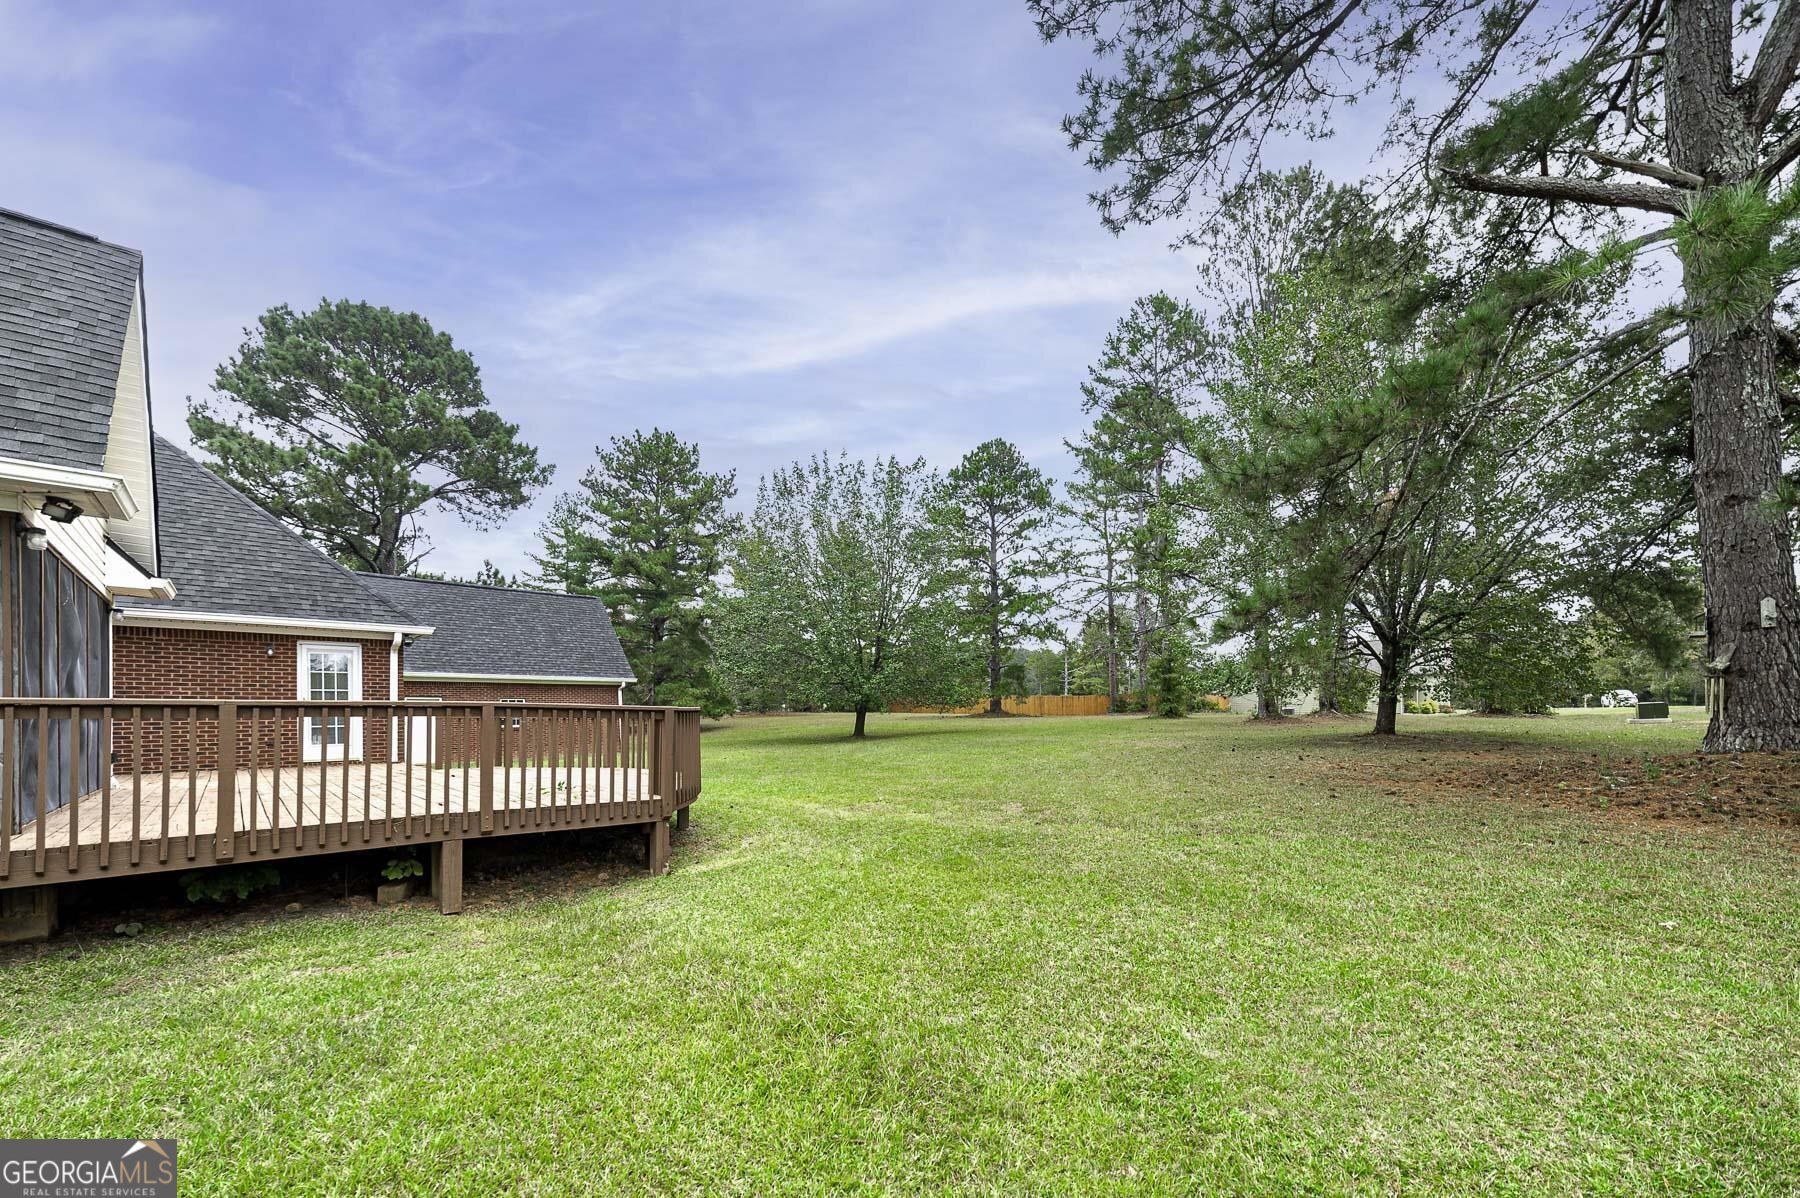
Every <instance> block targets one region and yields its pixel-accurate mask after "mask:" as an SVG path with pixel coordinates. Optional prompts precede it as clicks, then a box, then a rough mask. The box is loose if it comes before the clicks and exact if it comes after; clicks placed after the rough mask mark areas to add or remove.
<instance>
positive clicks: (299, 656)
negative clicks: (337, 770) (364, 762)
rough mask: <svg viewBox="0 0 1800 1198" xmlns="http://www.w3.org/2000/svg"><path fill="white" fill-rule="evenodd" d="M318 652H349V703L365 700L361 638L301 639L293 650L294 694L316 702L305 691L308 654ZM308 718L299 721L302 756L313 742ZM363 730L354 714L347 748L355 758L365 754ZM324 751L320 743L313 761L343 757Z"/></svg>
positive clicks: (345, 745)
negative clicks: (336, 756) (348, 639)
mask: <svg viewBox="0 0 1800 1198" xmlns="http://www.w3.org/2000/svg"><path fill="white" fill-rule="evenodd" d="M315 652H319V653H348V654H349V655H350V698H349V699H348V700H346V701H347V702H350V703H360V702H362V697H363V693H362V690H363V677H362V676H363V647H362V642H361V641H301V642H300V643H299V644H298V645H296V646H295V652H294V673H295V679H294V695H295V697H296V698H298V699H299V700H300V701H301V702H302V703H308V702H312V701H313V700H312V696H311V695H308V694H307V693H306V689H307V687H306V683H307V674H308V672H309V671H308V670H307V668H306V659H307V656H308V655H309V654H311V653H315ZM308 719H310V717H306V716H304V715H303V717H302V719H301V721H300V723H301V728H300V756H301V757H302V758H305V757H306V751H307V748H308V746H309V745H310V743H311V741H310V738H309V737H308V736H307V733H306V723H307V721H308ZM362 733H363V728H362V719H361V718H360V717H358V716H351V717H350V725H349V727H348V728H347V729H346V730H345V737H346V740H345V744H344V749H345V752H346V753H347V754H348V756H349V757H350V759H351V760H352V761H357V760H360V759H361V757H362V751H363V743H362V740H363V737H362ZM325 750H326V746H325V745H324V744H322V743H321V745H320V746H319V757H317V758H313V759H312V760H326V761H331V760H342V758H333V757H332V756H331V755H330V754H329V753H327V752H326V751H325Z"/></svg>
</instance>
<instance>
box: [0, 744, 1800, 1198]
mask: <svg viewBox="0 0 1800 1198" xmlns="http://www.w3.org/2000/svg"><path fill="white" fill-rule="evenodd" d="M1627 714H1629V713H1625V712H1604V713H1571V714H1568V715H1565V716H1560V717H1557V718H1554V719H1548V720H1482V719H1472V718H1463V717H1422V718H1415V719H1405V720H1403V727H1404V729H1405V730H1406V732H1407V745H1406V746H1404V747H1402V748H1400V749H1398V750H1396V749H1395V748H1392V747H1390V748H1381V749H1376V748H1372V747H1371V746H1370V742H1369V740H1368V738H1366V737H1358V736H1356V735H1355V734H1354V729H1352V728H1349V727H1346V726H1344V725H1320V724H1313V723H1296V724H1295V725H1292V726H1289V727H1280V728H1263V727H1256V726H1252V725H1250V724H1248V723H1247V722H1245V721H1243V720H1241V719H1239V718H1236V717H1229V716H1212V717H1199V718H1195V719H1191V720H1187V721H1182V722H1176V723H1169V722H1163V721H1156V720H1150V719H1144V718H1124V717H1120V718H1102V719H1087V720H1030V719H1016V720H994V721H989V720H974V719H955V718H939V717H930V716H921V717H877V718H875V719H873V720H872V721H871V726H872V728H873V730H874V733H875V735H874V736H873V737H872V738H871V739H870V740H868V741H867V742H865V743H852V742H850V741H848V740H846V739H843V738H842V736H841V734H842V733H843V732H844V731H846V730H847V728H848V719H847V717H831V718H825V717H801V718H789V719H767V720H741V721H734V722H733V723H732V724H731V725H730V726H728V727H727V728H725V729H724V730H722V731H717V732H709V733H707V735H706V738H705V741H704V752H705V763H706V791H705V795H704V797H703V798H702V800H701V802H700V804H699V805H697V806H696V808H695V821H694V825H693V827H692V828H691V829H690V830H689V831H688V832H686V833H684V834H681V835H679V836H678V837H677V838H676V843H675V852H674V870H673V872H672V873H671V874H669V875H668V876H667V877H664V878H659V879H651V878H648V877H646V876H644V875H642V874H641V873H633V872H632V871H630V870H626V871H624V872H623V873H622V874H621V873H619V872H618V871H615V875H614V878H613V880H612V881H610V882H608V883H605V884H603V885H598V886H595V887H592V888H578V889H574V890H565V891H561V892H558V893H556V894H554V895H553V896H551V897H529V896H527V897H519V896H517V895H513V896H510V897H509V896H507V895H506V894H504V893H500V889H501V888H499V887H496V886H493V885H492V884H490V885H489V886H488V887H487V889H486V893H485V894H484V890H483V887H482V885H481V884H480V883H474V884H472V885H471V889H470V894H469V898H470V902H471V906H470V909H469V911H468V912H467V913H466V914H464V915H462V916H459V917H454V918H447V917H443V916H439V915H438V914H436V912H435V911H434V910H432V909H430V908H428V907H425V906H423V905H421V906H416V907H407V908H401V909H398V910H391V909H390V910H381V911H375V910H370V909H351V908H338V909H330V908H327V909H323V910H319V911H307V912H303V913H301V914H298V915H292V916H289V915H285V914H282V913H281V912H280V908H279V905H278V904H276V905H274V906H273V908H272V909H273V911H274V914H273V915H270V914H267V913H266V912H267V910H268V908H265V914H263V915H261V916H254V915H253V916H251V917H249V918H246V919H243V920H240V921H237V922H233V923H228V924H225V925H223V926H215V925H202V924H198V923H195V922H192V921H189V922H178V923H176V924H174V925H172V926H169V927H164V928H151V929H149V930H148V931H146V933H145V934H144V935H142V936H141V937H139V938H137V939H135V940H129V941H125V940H118V941H114V940H96V939H94V938H91V937H89V938H83V939H81V940H79V941H77V942H74V943H71V942H68V941H66V940H65V941H64V942H61V943H58V944H57V945H55V946H54V948H53V951H51V952H49V953H47V954H45V955H42V956H37V957H33V956H30V955H23V956H17V957H15V958H13V959H12V961H11V963H10V964H8V965H6V966H5V967H4V968H0V986H3V987H4V995H3V999H0V1011H4V1012H5V1014H4V1016H3V1017H0V1020H3V1022H0V1044H3V1045H4V1049H3V1051H4V1054H5V1060H4V1062H3V1063H0V1078H3V1079H4V1080H0V1134H7V1135H27V1134H29V1135H39V1136H51V1135H54V1136H79V1135H121V1136H126V1135H128V1136H137V1135H146V1134H151V1133H154V1134H158V1135H173V1136H176V1137H179V1138H180V1140H181V1165H182V1169H183V1172H184V1183H185V1184H184V1191H183V1192H184V1193H190V1194H211V1193H227V1192H229V1193H242V1194H273V1193H319V1194H326V1193H330V1194H344V1193H360V1192H366V1193H382V1194H392V1193H418V1194H489V1193H496V1192H523V1193H533V1194H536V1193H569V1194H588V1193H599V1192H609V1191H620V1192H664V1193H695V1194H699V1193H707V1194H712V1193H742V1194H769V1193H793V1194H818V1193H823V1192H843V1191H859V1192H870V1193H874V1192H934V1193H942V1192H948V1191H956V1192H975V1193H1008V1194H1044V1193H1077V1192H1079V1193H1096V1192H1097V1193H1168V1192H1187V1193H1203V1194H1215V1193H1246V1194H1280V1193H1341V1192H1362V1193H1371V1194H1389V1193H1409V1194H1410V1193H1419V1194H1427V1193H1431V1194H1467V1193H1471V1192H1491V1193H1507V1194H1533V1195H1535V1194H1544V1193H1644V1192H1671V1193H1675V1192H1679V1193H1683V1194H1686V1193H1740V1194H1741V1193H1749V1194H1761V1193H1767V1194H1792V1193H1794V1192H1795V1190H1796V1188H1797V1187H1800V870H1796V864H1797V863H1800V857H1797V856H1796V851H1795V849H1796V843H1795V839H1794V837H1793V833H1792V832H1791V830H1790V831H1786V832H1783V831H1757V830H1754V829H1724V828H1713V827H1685V826H1676V825H1663V826H1657V827H1650V826H1648V825H1638V824H1630V823H1626V822H1623V821H1621V820H1618V819H1613V818H1609V817H1608V816H1607V814H1606V813H1588V812H1584V811H1579V810H1568V809H1561V808H1556V807H1548V808H1546V807H1541V806H1537V805H1535V804H1516V803H1511V802H1509V801H1507V800H1506V799H1504V798H1492V797H1481V796H1474V795H1463V794H1455V793H1446V794H1444V795H1442V796H1441V798H1431V797H1426V798H1421V797H1420V796H1419V795H1418V794H1416V793H1412V792H1408V793H1406V794H1404V795H1399V796H1394V795H1389V794H1387V793H1386V792H1385V791H1384V790H1383V789H1382V788H1381V787H1379V786H1370V785H1355V784H1352V783H1350V782H1347V781H1345V778H1346V777H1349V776H1352V773H1353V772H1350V771H1338V770H1337V769H1336V766H1337V765H1338V764H1339V763H1342V762H1346V761H1349V760H1350V759H1352V758H1362V757H1365V756H1366V755H1367V754H1369V753H1372V752H1393V751H1402V752H1407V753H1412V752H1415V751H1416V752H1419V753H1429V752H1431V751H1432V747H1433V744H1434V742H1436V741H1439V740H1441V739H1443V738H1458V739H1466V738H1488V739H1490V740H1491V741H1492V742H1494V743H1499V742H1506V741H1513V740H1517V741H1520V742H1524V743H1529V744H1531V745H1538V746H1542V745H1565V746H1567V747H1569V748H1571V749H1582V750H1588V749H1592V748H1593V747H1594V746H1596V745H1604V746H1606V749H1607V751H1608V752H1614V751H1616V752H1618V753H1621V754H1639V755H1641V754H1644V753H1648V752H1663V751H1679V750H1684V749H1689V748H1691V747H1692V746H1693V745H1694V744H1695V742H1696V740H1697V738H1698V733H1699V728H1700V725H1699V723H1698V722H1697V719H1695V718H1694V717H1693V714H1692V713H1686V714H1687V715H1688V718H1686V719H1684V720H1681V721H1678V722H1676V723H1673V724H1668V725H1628V724H1626V723H1624V719H1625V717H1626V715H1627ZM1484 743H1486V742H1485V741H1484Z"/></svg>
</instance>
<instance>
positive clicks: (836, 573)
mask: <svg viewBox="0 0 1800 1198" xmlns="http://www.w3.org/2000/svg"><path fill="white" fill-rule="evenodd" d="M939 486H940V484H939V481H938V479H937V478H936V476H934V475H933V474H932V473H931V472H930V471H929V470H927V469H926V467H925V463H924V462H923V461H922V460H921V461H915V462H912V463H902V462H900V461H898V460H896V459H893V458H889V459H887V460H885V461H878V462H876V463H874V464H873V465H868V464H865V463H863V462H852V461H849V460H847V459H844V458H835V459H834V458H829V457H824V456H819V457H814V458H812V459H811V460H809V461H806V462H798V463H795V464H794V465H792V466H789V467H786V468H785V469H781V470H777V471H775V472H774V473H773V474H771V475H769V476H768V477H767V478H765V479H763V480H762V482H761V483H760V484H759V485H758V487H757V492H756V509H755V512H754V513H753V514H752V515H751V517H750V519H749V522H748V525H747V527H746V530H745V532H744V534H743V536H741V537H740V538H739V539H738V541H737V543H736V547H735V550H734V552H733V554H732V557H731V562H730V566H731V590H730V593H729V595H728V597H727V599H726V601H725V603H724V605H723V607H722V610H721V613H720V619H719V631H718V637H717V640H718V644H719V661H720V669H721V672H722V674H723V675H724V676H725V678H726V679H727V681H728V682H729V683H730V685H731V686H732V688H733V690H734V691H735V692H736V693H738V694H740V695H753V696H756V697H757V698H758V700H759V701H760V702H762V703H770V702H781V703H785V704H791V705H795V706H805V707H815V708H828V709H834V710H846V709H848V710H850V711H853V712H854V713H855V716H856V721H855V724H854V726H853V729H852V732H851V735H852V736H855V737H861V736H863V735H864V734H865V731H866V727H867V722H868V714H869V712H870V711H871V710H876V709H879V708H881V707H885V706H886V705H887V704H889V703H894V702H900V701H905V702H916V703H932V704H944V705H946V706H949V705H954V704H956V703H957V702H959V701H960V700H962V699H964V698H965V697H966V696H967V695H969V694H970V693H971V692H972V691H973V690H974V686H973V679H974V676H975V669H976V663H977V661H978V660H979V659H978V657H976V655H975V652H974V650H973V647H972V646H971V645H970V643H969V642H968V641H967V640H966V638H965V637H964V635H963V631H962V621H961V618H960V615H959V613H958V611H957V607H956V603H955V601H954V594H953V590H954V586H953V580H952V577H951V573H950V568H949V557H948V553H947V547H946V546H945V544H944V538H943V532H942V529H941V527H940V526H939V524H938V523H937V522H936V521H935V520H933V519H932V516H931V512H930V502H931V500H932V498H933V497H934V496H935V495H936V494H937V492H938V488H939Z"/></svg>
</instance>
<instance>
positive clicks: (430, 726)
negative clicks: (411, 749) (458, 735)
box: [425, 711, 440, 832]
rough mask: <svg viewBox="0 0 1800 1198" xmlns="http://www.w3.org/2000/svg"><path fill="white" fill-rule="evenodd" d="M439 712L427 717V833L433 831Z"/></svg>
mask: <svg viewBox="0 0 1800 1198" xmlns="http://www.w3.org/2000/svg"><path fill="white" fill-rule="evenodd" d="M439 718H440V715H439V713H438V712H435V711H434V712H432V713H431V714H430V715H428V716H426V717H425V728H426V732H425V831H426V832H430V831H431V830H432V825H431V771H432V769H433V767H434V766H435V765H436V762H437V745H436V744H435V743H433V742H435V741H436V740H437V739H438V720H439Z"/></svg>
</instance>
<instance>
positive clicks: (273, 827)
mask: <svg viewBox="0 0 1800 1198" xmlns="http://www.w3.org/2000/svg"><path fill="white" fill-rule="evenodd" d="M269 724H270V726H271V727H272V728H274V730H275V764H274V767H273V769H272V770H271V774H272V777H271V778H270V779H269V790H270V791H271V792H272V793H271V795H270V797H271V798H272V799H273V800H274V801H273V802H271V803H270V804H269V851H270V852H271V853H279V852H280V851H281V759H282V757H284V756H285V755H286V750H285V749H284V748H283V747H282V744H281V737H282V730H283V729H285V728H286V727H287V726H288V722H287V720H286V719H285V718H283V716H282V714H281V708H279V707H277V708H275V709H274V710H273V711H272V712H270V713H269Z"/></svg>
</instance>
